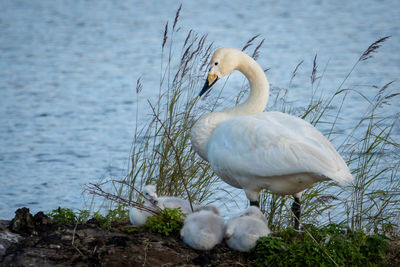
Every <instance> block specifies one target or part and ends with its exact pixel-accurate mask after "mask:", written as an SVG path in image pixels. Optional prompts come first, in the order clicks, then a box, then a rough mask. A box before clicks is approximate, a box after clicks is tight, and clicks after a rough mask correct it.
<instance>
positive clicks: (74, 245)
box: [0, 208, 400, 266]
mask: <svg viewBox="0 0 400 267" xmlns="http://www.w3.org/2000/svg"><path fill="white" fill-rule="evenodd" d="M389 246H390V249H389V251H388V253H387V255H386V262H385V265H387V266H389V265H390V266H397V265H400V238H399V237H397V238H395V239H392V240H391V241H389ZM251 262H252V255H251V253H241V252H236V251H233V250H231V249H230V248H228V247H227V246H226V245H225V243H222V244H219V245H217V246H216V247H215V248H213V249H212V250H210V251H196V250H194V249H191V248H190V247H188V246H187V245H186V244H184V243H183V241H182V240H180V238H179V237H178V236H168V237H165V236H161V235H159V234H153V233H149V232H147V231H146V229H145V228H143V227H134V226H132V225H130V224H127V223H117V222H116V223H113V225H112V227H111V229H110V230H107V229H105V228H101V227H100V226H99V222H98V221H97V220H96V219H90V220H88V221H87V223H56V222H53V221H52V219H51V218H49V217H48V216H46V215H45V214H44V213H43V212H38V213H37V214H35V215H34V216H33V215H32V214H30V212H29V209H27V208H21V209H18V210H17V211H16V216H15V217H14V218H13V219H12V220H0V265H1V266H32V265H33V266H55V265H58V266H60V265H61V266H88V265H90V266H161V265H163V266H251V265H252V263H251Z"/></svg>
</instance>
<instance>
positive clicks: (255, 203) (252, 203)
mask: <svg viewBox="0 0 400 267" xmlns="http://www.w3.org/2000/svg"><path fill="white" fill-rule="evenodd" d="M250 206H256V207H258V208H259V207H260V203H259V202H258V200H256V201H251V200H250Z"/></svg>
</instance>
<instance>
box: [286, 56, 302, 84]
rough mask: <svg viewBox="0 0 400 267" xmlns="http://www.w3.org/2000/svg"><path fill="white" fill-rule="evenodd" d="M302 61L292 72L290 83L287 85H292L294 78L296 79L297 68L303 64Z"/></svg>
mask: <svg viewBox="0 0 400 267" xmlns="http://www.w3.org/2000/svg"><path fill="white" fill-rule="evenodd" d="M303 62H304V60H301V61H300V62H299V63H298V64H297V65H296V68H294V71H293V72H292V76H291V77H290V82H289V84H292V81H293V79H294V77H296V75H297V70H298V69H299V67H300V66H301V64H303Z"/></svg>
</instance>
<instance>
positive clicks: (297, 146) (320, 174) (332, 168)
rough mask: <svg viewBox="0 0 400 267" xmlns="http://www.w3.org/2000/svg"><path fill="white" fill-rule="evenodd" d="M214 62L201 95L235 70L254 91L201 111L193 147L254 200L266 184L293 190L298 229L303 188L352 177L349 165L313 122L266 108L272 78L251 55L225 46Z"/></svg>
mask: <svg viewBox="0 0 400 267" xmlns="http://www.w3.org/2000/svg"><path fill="white" fill-rule="evenodd" d="M210 66H211V68H210V71H209V73H208V78H207V81H206V83H205V85H204V87H203V89H202V90H201V92H200V96H202V95H203V94H204V93H206V92H207V91H208V90H209V89H210V88H211V86H212V85H214V84H215V82H216V81H217V80H218V79H220V78H221V77H224V76H226V75H228V74H229V73H231V72H232V71H233V70H238V71H240V72H241V73H243V74H244V75H245V76H246V78H247V79H248V80H249V83H250V96H249V97H248V99H247V100H246V101H245V102H243V103H242V104H240V105H238V106H236V107H233V108H229V109H225V110H222V111H219V112H212V113H209V114H205V115H203V116H201V117H200V119H199V120H198V121H197V122H196V124H195V125H194V126H193V128H192V133H191V142H192V145H193V147H194V149H195V150H196V152H197V153H198V154H199V155H200V156H201V157H202V158H203V159H205V160H206V161H208V162H209V163H210V165H211V167H212V169H213V170H214V172H215V173H216V174H217V175H218V176H219V177H220V178H221V179H222V180H224V181H225V182H226V183H228V184H229V185H231V186H233V187H236V188H242V189H244V190H245V193H246V196H247V198H248V199H249V200H250V205H255V206H258V205H259V203H258V198H259V193H260V191H261V190H262V189H268V190H270V191H271V192H273V193H277V194H282V195H293V196H294V202H293V205H292V211H293V213H294V216H295V220H294V224H295V229H298V228H299V219H300V197H301V193H302V191H303V190H304V189H306V188H308V187H309V186H311V185H312V184H314V183H316V182H320V181H326V180H334V181H337V182H340V183H344V182H351V181H353V179H354V178H353V176H352V175H351V173H350V171H349V168H348V167H347V165H346V163H345V162H344V160H343V159H342V158H341V156H340V155H339V153H338V152H337V151H336V150H335V148H334V147H333V146H332V144H331V143H330V142H329V141H328V140H327V139H326V138H325V137H324V136H323V135H322V134H321V133H320V132H319V131H318V130H317V129H316V128H315V127H314V126H312V125H311V124H310V123H308V122H306V121H304V120H302V119H300V118H297V117H293V116H290V115H288V114H284V113H281V112H276V111H274V112H264V109H265V107H266V105H267V102H268V97H269V84H268V81H267V78H266V77H265V74H264V71H263V70H262V69H261V67H260V65H258V63H257V62H256V61H255V60H253V59H252V58H251V57H250V56H248V55H247V54H245V53H243V52H241V51H239V50H236V49H233V48H226V47H224V48H220V49H218V50H216V51H215V53H214V55H213V56H212V59H211V62H210Z"/></svg>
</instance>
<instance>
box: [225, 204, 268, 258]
mask: <svg viewBox="0 0 400 267" xmlns="http://www.w3.org/2000/svg"><path fill="white" fill-rule="evenodd" d="M270 233H271V230H270V229H269V228H268V224H267V220H266V219H265V217H264V215H263V214H262V213H261V211H260V210H259V209H258V208H257V207H254V206H250V207H249V208H248V209H247V210H246V211H245V212H244V213H243V214H242V215H241V216H237V217H233V218H231V219H229V220H228V222H227V223H226V226H225V235H224V238H225V239H226V244H227V245H228V247H230V248H231V249H234V250H237V251H242V252H247V251H250V250H251V249H252V248H254V247H255V245H256V243H257V240H258V239H259V238H260V237H262V236H267V235H269V234H270Z"/></svg>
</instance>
